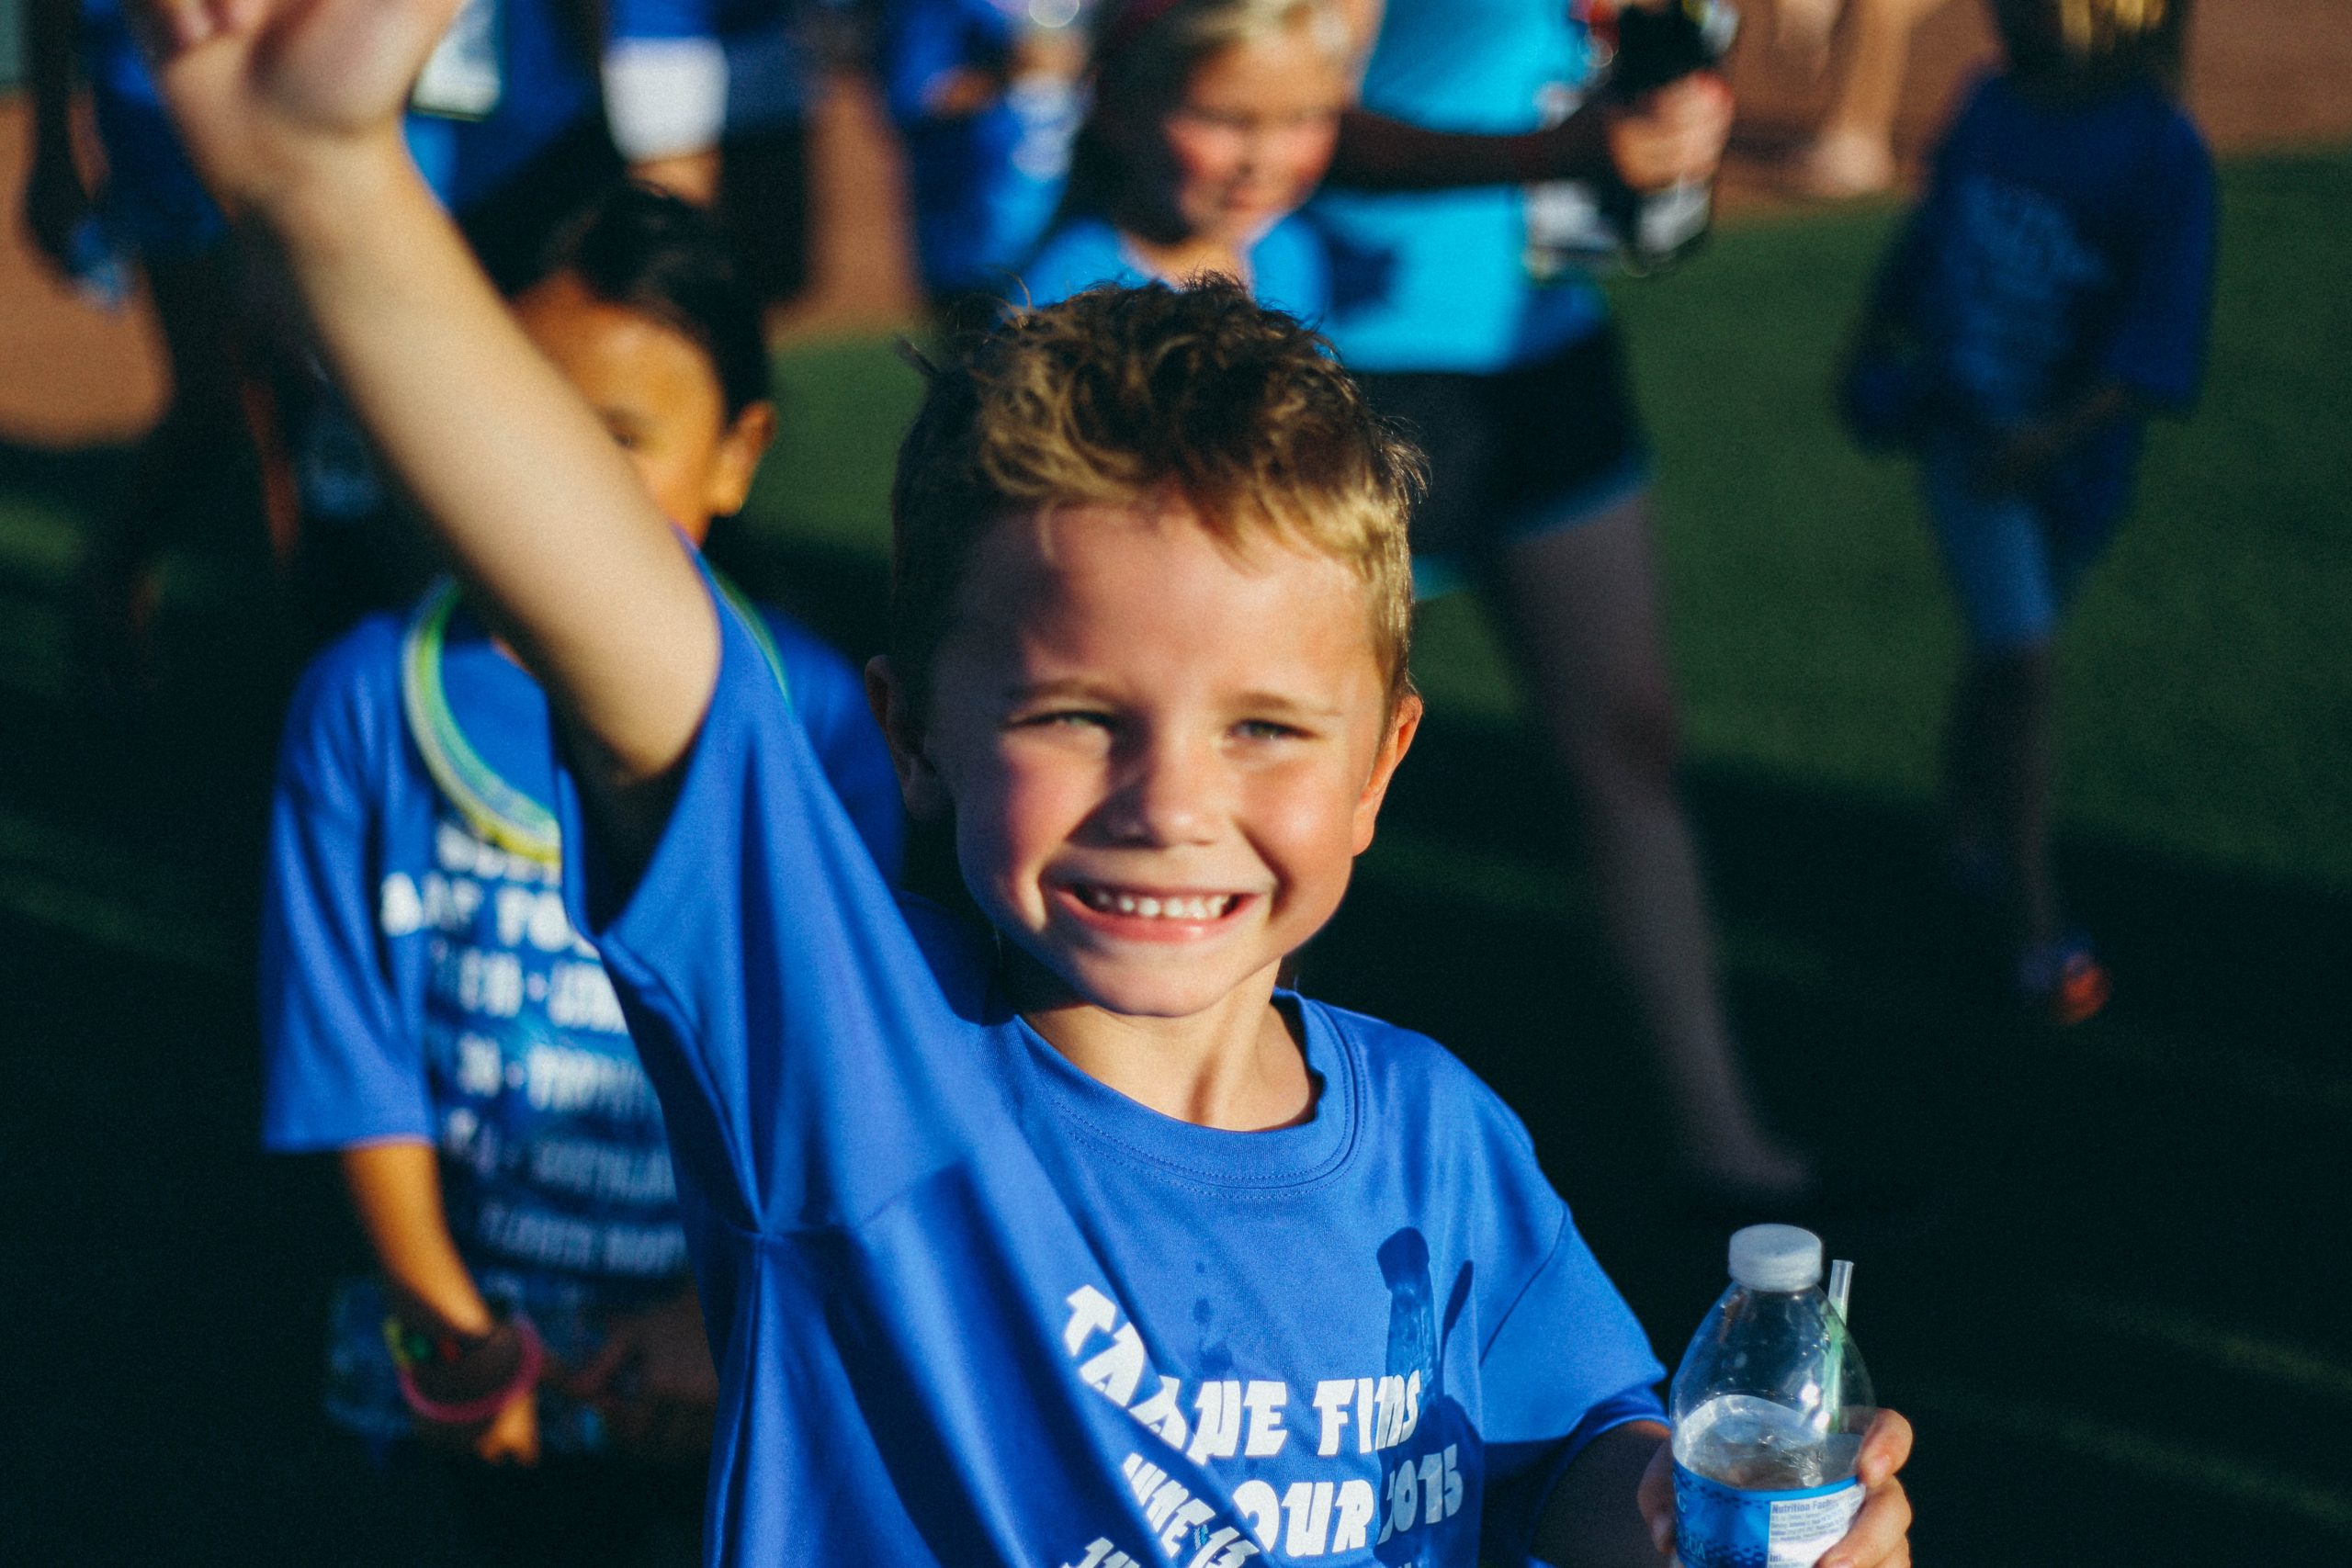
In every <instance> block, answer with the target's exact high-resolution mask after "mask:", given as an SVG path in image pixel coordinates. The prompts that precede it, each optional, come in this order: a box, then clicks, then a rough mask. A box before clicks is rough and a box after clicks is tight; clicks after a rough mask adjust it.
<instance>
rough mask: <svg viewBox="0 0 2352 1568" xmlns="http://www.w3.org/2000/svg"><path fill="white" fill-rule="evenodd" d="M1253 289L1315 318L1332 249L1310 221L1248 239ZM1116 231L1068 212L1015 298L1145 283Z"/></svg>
mask: <svg viewBox="0 0 2352 1568" xmlns="http://www.w3.org/2000/svg"><path fill="white" fill-rule="evenodd" d="M1249 262H1250V293H1251V294H1252V295H1253V296H1255V297H1256V299H1257V301H1258V303H1260V304H1261V305H1264V306H1268V307H1270V308H1272V309H1273V310H1283V311H1287V312H1288V313H1289V314H1291V315H1293V316H1295V317H1297V318H1298V319H1299V320H1300V321H1305V322H1306V323H1307V324H1308V325H1310V326H1313V325H1316V324H1317V323H1319V322H1320V321H1322V320H1323V316H1324V313H1325V312H1326V311H1328V310H1329V309H1330V306H1331V257H1330V253H1329V251H1327V250H1326V249H1325V248H1324V244H1323V238H1322V236H1321V235H1320V234H1318V233H1317V231H1316V229H1315V225H1314V224H1313V223H1312V222H1311V221H1310V220H1307V219H1306V218H1305V217H1302V216H1300V215H1298V214H1296V213H1293V214H1291V215H1290V216H1288V217H1286V218H1284V219H1283V220H1282V221H1280V222H1278V223H1276V224H1275V225H1274V226H1273V227H1272V228H1271V229H1269V230H1267V231H1266V232H1265V233H1264V234H1263V235H1261V237H1260V238H1259V241H1258V243H1256V244H1255V245H1253V246H1251V247H1250V255H1249ZM1151 280H1152V275H1151V274H1150V273H1149V272H1148V271H1146V270H1145V269H1144V268H1143V267H1142V266H1141V265H1137V263H1136V258H1135V255H1134V254H1133V253H1132V252H1130V251H1129V250H1128V249H1127V244H1126V242H1125V241H1124V240H1122V239H1121V238H1120V237H1119V231H1117V230H1116V229H1114V228H1112V227H1111V225H1110V224H1108V223H1106V222H1104V221H1103V220H1102V219H1100V218H1073V219H1071V220H1069V221H1068V222H1066V223H1063V224H1061V225H1060V226H1059V227H1057V228H1056V229H1055V230H1054V231H1053V232H1052V233H1050V234H1048V235H1046V243H1044V244H1042V245H1040V246H1038V247H1037V254H1036V255H1035V256H1034V257H1033V258H1031V260H1030V262H1029V265H1027V266H1024V267H1023V268H1022V269H1021V274H1020V276H1019V278H1018V279H1017V280H1016V282H1015V285H1014V288H1012V298H1013V299H1015V300H1026V302H1028V303H1029V304H1033V305H1050V304H1052V303H1053V302H1054V301H1056V300H1057V299H1069V297H1070V296H1071V295H1073V294H1075V293H1077V292H1078V291H1079V290H1080V289H1081V288H1092V287H1093V286H1094V285H1096V284H1098V283H1116V284H1120V285H1122V286H1124V287H1126V288H1134V287H1136V285H1138V284H1144V283H1148V282H1150V281H1151Z"/></svg>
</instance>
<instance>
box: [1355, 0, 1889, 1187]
mask: <svg viewBox="0 0 2352 1568" xmlns="http://www.w3.org/2000/svg"><path fill="white" fill-rule="evenodd" d="M1591 9H1592V8H1591V7H1587V6H1566V5H1563V4H1561V3H1560V0H1385V5H1384V6H1382V7H1381V12H1382V15H1381V21H1380V26H1379V30H1378V36H1377V37H1376V39H1374V43H1373V45H1372V50H1371V53H1370V55H1369V57H1368V59H1367V62H1366V64H1365V68H1364V74H1363V103H1362V106H1361V107H1357V108H1354V109H1351V110H1350V111H1349V112H1348V114H1347V115H1346V116H1345V117H1344V118H1343V119H1342V121H1341V124H1340V147H1339V151H1338V153H1337V155H1336V156H1335V158H1334V160H1333V164H1332V172H1331V175H1330V177H1329V181H1328V183H1327V185H1326V187H1325V190H1324V193H1323V194H1322V195H1320V196H1318V197H1317V198H1316V202H1315V214H1316V217H1317V220H1319V221H1320V222H1321V223H1322V224H1323V226H1324V227H1325V229H1326V230H1327V231H1329V232H1330V233H1331V234H1332V235H1333V236H1334V242H1335V245H1336V246H1337V247H1338V249H1337V250H1336V251H1335V254H1340V255H1343V256H1346V257H1349V258H1350V260H1349V261H1348V263H1347V267H1348V273H1349V276H1348V277H1347V278H1346V279H1345V280H1344V281H1343V283H1342V285H1341V287H1340V290H1339V293H1340V299H1339V301H1338V303H1337V305H1336V307H1335V309H1334V310H1333V312H1332V316H1331V321H1330V323H1329V328H1328V331H1329V333H1330V336H1331V340H1332V342H1333V343H1334V344H1337V345H1338V348H1339V351H1340V357H1341V358H1342V359H1344V360H1345V361H1346V362H1347V365H1348V367H1349V369H1350V370H1351V371H1352V372H1353V373H1354V374H1355V376H1356V377H1357V378H1358V380H1359V381H1360V383H1361V384H1362V385H1363V389H1364V391H1365V394H1366V395H1367V396H1368V397H1370V398H1371V400H1372V401H1373V403H1374V406H1375V407H1377V408H1378V409H1379V410H1380V411H1381V412H1383V413H1384V414H1385V415H1387V416H1388V417H1390V418H1392V419H1395V420H1398V421H1400V422H1402V423H1404V424H1405V426H1406V427H1407V428H1408V429H1409V430H1411V431H1412V432H1413V434H1414V437H1415V439H1416V440H1418V441H1419V443H1420V445H1421V446H1422V449H1423V450H1424V451H1426V452H1427V453H1428V455H1429V461H1430V491H1429V494H1428V496H1427V497H1425V498H1424V499H1423V501H1422V502H1421V504H1420V505H1419V506H1418V507H1417V508H1416V509H1415V510H1414V513H1413V558H1414V581H1415V583H1416V585H1417V587H1419V590H1420V591H1421V592H1422V594H1423V595H1424V597H1427V596H1430V595H1432V594H1435V593H1438V592H1446V591H1448V590H1450V589H1453V588H1457V587H1465V586H1473V585H1475V586H1476V587H1479V588H1481V589H1483V590H1484V591H1485V592H1486V597H1487V603H1488V605H1489V607H1490V609H1491V610H1492V611H1493V613H1494V615H1495V619H1496V622H1497V625H1498V630H1500V631H1501V633H1502V634H1503V638H1504V641H1505V644H1506V646H1507V647H1508V648H1509V649H1510V651H1511V652H1512V654H1513V655H1514V662H1515V663H1516V664H1517V666H1518V669H1519V671H1520V673H1521V675H1522V677H1523V678H1524V682H1525V685H1526V689H1527V692H1528V694H1529V697H1530V699H1531V702H1532V705H1533V706H1534V708H1535V710H1536V711H1537V713H1538V714H1539V715H1540V716H1541V719H1542V722H1543V725H1544V732H1545V735H1546V738H1547V739H1549V741H1550V742H1551V747H1552V750H1553V754H1554V756H1555V758H1556V760H1557V761H1558V763H1559V766H1560V769H1561V772H1562V773H1564V774H1565V775H1566V777H1567V779H1568V780H1569V781H1570V783H1571V784H1572V785H1573V787H1574V790H1575V796H1576V798H1575V800H1574V802H1573V807H1575V808H1576V809H1577V815H1578V817H1579V818H1580V819H1581V824H1582V828H1583V839H1584V842H1585V846H1586V849H1587V852H1588V855H1589V861H1590V864H1591V867H1592V880H1593V886H1594V893H1595V897H1596V902H1597V903H1598V905H1599V907H1600V915H1601V920H1602V929H1603V931H1604V932H1605V934H1606V937H1607V940H1608V943H1609V946H1610V949H1611V956H1612V957H1613V958H1614V959H1615V960H1616V964H1617V968H1618V970H1619V972H1620V973H1621V974H1622V975H1623V976H1624V979H1625V982H1626V985H1627V988H1628V990H1629V991H1630V992H1631V994H1632V998H1633V1000H1634V1008H1635V1010H1636V1011H1637V1013H1638V1016H1639V1018H1640V1021H1641V1024H1642V1028H1643V1032H1644V1033H1645V1035H1646V1036H1647V1038H1648V1042H1649V1044H1650V1046H1651V1049H1652V1054H1653V1055H1654V1058H1655V1060H1656V1061H1657V1064H1658V1066H1659V1068H1660V1077H1661V1079H1662V1080H1663V1082H1664V1085H1665V1087H1666V1089H1667V1091H1668V1093H1667V1100H1668V1108H1669V1110H1668V1121H1669V1123H1670V1128H1671V1136H1670V1141H1669V1147H1670V1149H1671V1156H1670V1157H1671V1158H1672V1160H1673V1163H1674V1164H1675V1165H1676V1166H1677V1167H1679V1175H1680V1177H1681V1178H1682V1180H1683V1182H1684V1183H1685V1184H1686V1185H1687V1186H1689V1187H1690V1188H1691V1189H1692V1190H1693V1191H1694V1193H1695V1194H1696V1195H1697V1196H1698V1197H1700V1198H1701V1199H1702V1201H1704V1202H1705V1203H1706V1204H1707V1205H1708V1206H1710V1207H1717V1206H1727V1207H1729V1208H1730V1209H1732V1210H1733V1211H1734V1212H1736V1213H1754V1212H1758V1211H1761V1212H1765V1213H1772V1214H1776V1215H1781V1214H1787V1213H1791V1212H1792V1211H1796V1212H1802V1211H1803V1210H1804V1208H1805V1207H1806V1206H1807V1205H1809V1204H1811V1203H1813V1202H1815V1201H1818V1200H1819V1199H1821V1198H1822V1197H1823V1196H1825V1179H1824V1173H1823V1171H1822V1169H1821V1168H1820V1167H1819V1166H1818V1165H1817V1164H1816V1163H1815V1161H1814V1160H1813V1159H1811V1158H1810V1157H1809V1156H1806V1155H1805V1154H1804V1153H1803V1152H1802V1151H1801V1150H1799V1149H1797V1148H1795V1147H1793V1146H1792V1145H1790V1144H1789V1143H1788V1142H1787V1141H1785V1140H1784V1139H1783V1138H1782V1137H1781V1136H1780V1135H1779V1134H1777V1133H1776V1131H1775V1130H1774V1129H1773V1127H1772V1126H1771V1124H1770V1120H1769V1118H1768V1117H1767V1116H1766V1114H1765V1112H1764V1110H1763V1108H1762V1106H1761V1105H1760V1104H1759V1102H1758V1099H1757V1097H1756V1095H1755V1094H1754V1092H1753V1090H1752V1089H1750V1087H1749V1085H1748V1082H1747V1072H1746V1070H1745V1066H1744V1063H1743V1061H1742V1056H1741V1053H1740V1051H1739V1048H1738V1044H1737V1041H1736V1037H1735V1036H1734V1033H1733V1031H1732V1026H1731V1020H1730V1018H1729V1015H1728V1012H1727V1010H1726V1008H1725V1005H1724V996H1723V989H1722V986H1721V983H1720V979H1719V976H1718V975H1717V970H1716V964H1715V950H1714V931H1713V919H1712V917H1711V915H1710V913H1709V910H1708V908H1707V898H1706V887H1705V878H1704V876H1703V874H1702V867H1701V863H1700V856H1699V846H1698V842H1697V840H1696V837H1695V836H1694V834H1693V833H1692V830H1691V822H1690V819H1689V818H1688V816H1687V814H1686V813H1685V812H1684V810H1683V808H1682V802H1681V798H1680V791H1679V764H1680V736H1679V714H1678V711H1677V702H1676V697H1675V692H1674V681H1673V673H1672V670H1671V666H1670V664H1669V661H1668V654H1667V639H1666V627H1665V619H1664V604H1663V593H1662V591H1661V584H1660V578H1659V570H1658V561H1657V549H1656V547H1655V543H1654V537H1653V536H1654V533H1655V523H1654V520H1653V509H1652V506H1651V502H1650V467H1651V465H1650V454H1649V444H1648V439H1647V436H1646V434H1645V432H1644V429H1643V422H1642V416H1641V411H1640V409H1639V408H1638V406H1637V405H1636V403H1635V400H1634V389H1633V386H1632V379H1631V375H1630V372H1629V370H1628V367H1627V365H1626V359H1625V354H1624V349H1623V344H1622V342H1621V340H1620V338H1619V334H1618V332H1617V329H1616V327H1615V325H1614V324H1613V323H1612V321H1611V318H1610V312H1609V307H1608V304H1607V302H1606V300H1605V299H1603V297H1602V295H1601V293H1600V289H1599V288H1597V287H1596V286H1595V284H1594V282H1593V280H1592V278H1591V276H1590V275H1589V273H1588V272H1587V271H1586V269H1585V265H1584V260H1585V258H1586V256H1587V255H1588V254H1589V252H1588V250H1587V244H1588V242H1589V230H1590V223H1589V214H1590V210H1591V208H1590V204H1589V202H1586V203H1583V204H1581V206H1582V211H1581V212H1579V211H1578V210H1577V208H1578V205H1579V204H1577V203H1573V202H1570V203H1565V204H1564V203H1561V202H1559V201H1558V200H1556V199H1555V198H1556V197H1558V196H1559V195H1560V194H1562V193H1560V192H1559V191H1558V190H1557V188H1556V186H1555V182H1562V181H1588V182H1589V181H1591V180H1594V179H1596V178H1599V179H1603V180H1608V181H1611V182H1614V183H1616V184H1618V185H1620V186H1623V187H1625V188H1627V189H1629V190H1633V191H1647V190H1658V189H1664V188H1667V187H1668V186H1674V185H1677V184H1679V183H1682V182H1687V181H1700V180H1705V179H1709V178H1712V177H1713V173H1714V168H1715V164H1716V161H1717V159H1718V158H1719V157H1720V156H1721V154H1722V151H1723V147H1724V138H1725V137H1726V136H1727V135H1728V133H1729V130H1730V126H1731V94H1730V90H1729V88H1728V87H1726V86H1725V85H1724V83H1723V81H1722V79H1721V77H1720V76H1719V75H1717V74H1715V73H1712V72H1701V73H1695V74H1691V75H1688V76H1686V77H1684V78H1682V79H1681V80H1679V81H1676V82H1671V83H1668V84H1667V85H1664V86H1661V87H1659V88H1657V89H1656V90H1654V91H1651V92H1648V93H1645V94H1643V95H1640V96H1636V97H1633V98H1630V99H1623V98H1619V97H1617V96H1615V95H1613V94H1606V93H1596V92H1595V91H1594V90H1593V89H1594V87H1595V85H1596V84H1597V81H1598V78H1597V74H1596V73H1597V72H1598V71H1599V70H1600V66H1601V64H1602V62H1603V61H1604V60H1605V58H1606V56H1605V53H1604V51H1602V49H1601V47H1600V42H1599V40H1598V39H1596V38H1595V36H1594V35H1593V33H1592V30H1591V28H1589V25H1588V13H1589V11H1590V10H1591ZM1358 258H1361V259H1358ZM1830 1195H1832V1196H1837V1197H1839V1198H1841V1199H1843V1198H1845V1197H1848V1196H1850V1195H1849V1194H1830Z"/></svg>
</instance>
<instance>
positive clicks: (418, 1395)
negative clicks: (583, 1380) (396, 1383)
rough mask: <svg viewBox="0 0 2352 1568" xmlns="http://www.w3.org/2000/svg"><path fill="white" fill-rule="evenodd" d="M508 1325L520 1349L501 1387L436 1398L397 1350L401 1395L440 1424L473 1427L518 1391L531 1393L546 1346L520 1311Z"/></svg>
mask: <svg viewBox="0 0 2352 1568" xmlns="http://www.w3.org/2000/svg"><path fill="white" fill-rule="evenodd" d="M505 1326H507V1327H510V1328H512V1329H514V1330H515V1339H516V1341H517V1344H518V1348H519V1349H520V1351H521V1357H520V1359H519V1360H518V1361H517V1362H516V1363H515V1375H514V1376H513V1377H510V1378H508V1379H507V1380H506V1382H504V1383H503V1384H501V1385H500V1386H499V1387H497V1388H495V1389H493V1390H492V1391H491V1392H490V1393H485V1394H481V1395H480V1396H479V1397H477V1398H473V1399H469V1400H464V1401H462V1402H458V1403H451V1402H448V1401H446V1400H439V1399H435V1398H434V1397H432V1396H431V1395H430V1394H428V1393H425V1392H424V1390H422V1389H420V1388H418V1387H417V1386H416V1378H415V1375H414V1374H413V1373H412V1372H411V1371H409V1366H408V1362H407V1361H406V1360H405V1359H403V1358H401V1356H400V1355H398V1354H397V1353H396V1354H395V1355H394V1356H393V1358H392V1368H393V1373H394V1375H395V1376H396V1377H397V1378H398V1379H399V1380H400V1385H401V1400H402V1401H403V1402H405V1403H406V1404H407V1405H408V1407H409V1408H410V1409H411V1410H413V1411H414V1412H416V1414H417V1415H419V1416H423V1417H424V1419H425V1420H427V1421H431V1422H433V1423H435V1425H437V1426H443V1427H471V1426H473V1425H475V1424H476V1423H478V1422H482V1421H487V1420H489V1419H490V1418H491V1417H492V1416H495V1415H497V1414H498V1413H499V1412H500V1411H502V1410H503V1409H505V1408H506V1406H507V1405H508V1404H512V1403H513V1402H514V1400H515V1397H516V1396H517V1395H519V1394H523V1393H528V1392H529V1390H530V1388H531V1386H532V1385H533V1384H534V1383H537V1382H538V1381H539V1371H540V1369H541V1368H542V1367H544V1366H545V1365H546V1364H547V1347H546V1345H545V1344H543V1343H542V1342H541V1341H540V1339H539V1331H538V1330H537V1328H534V1327H533V1326H532V1325H531V1320H530V1319H529V1318H527V1317H525V1316H524V1315H523V1314H521V1313H519V1312H518V1313H516V1314H515V1315H514V1316H512V1317H510V1318H508V1319H507V1320H506V1322H505Z"/></svg>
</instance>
